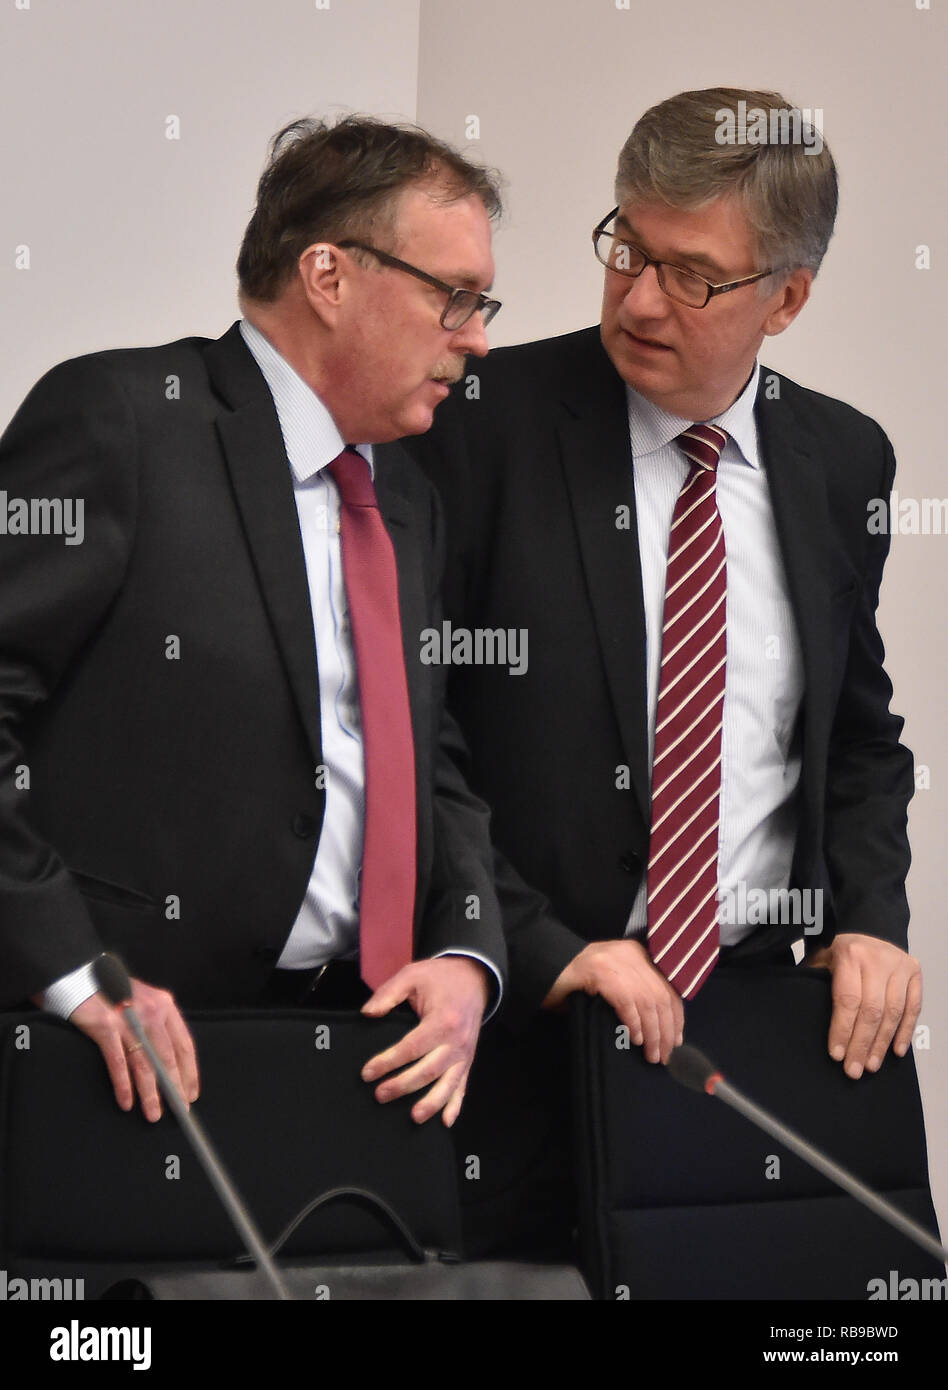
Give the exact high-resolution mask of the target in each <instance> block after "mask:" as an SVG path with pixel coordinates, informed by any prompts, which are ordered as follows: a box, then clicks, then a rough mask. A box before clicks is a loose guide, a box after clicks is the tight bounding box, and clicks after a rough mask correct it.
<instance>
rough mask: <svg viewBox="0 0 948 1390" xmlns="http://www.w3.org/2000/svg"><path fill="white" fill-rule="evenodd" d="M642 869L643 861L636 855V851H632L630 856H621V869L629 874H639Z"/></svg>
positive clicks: (629, 853)
mask: <svg viewBox="0 0 948 1390" xmlns="http://www.w3.org/2000/svg"><path fill="white" fill-rule="evenodd" d="M641 867H642V860H641V859H640V858H639V856H638V855H637V854H636V853H635V850H632V849H630V850H629V852H628V854H620V855H619V868H620V869H623V870H624V871H625V872H626V873H627V874H637V873H638V871H639V870H640V869H641Z"/></svg>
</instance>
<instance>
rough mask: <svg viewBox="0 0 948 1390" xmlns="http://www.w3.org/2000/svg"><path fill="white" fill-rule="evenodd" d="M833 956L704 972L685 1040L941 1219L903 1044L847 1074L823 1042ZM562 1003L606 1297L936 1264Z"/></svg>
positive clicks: (807, 1286)
mask: <svg viewBox="0 0 948 1390" xmlns="http://www.w3.org/2000/svg"><path fill="white" fill-rule="evenodd" d="M830 1013H831V998H830V980H829V975H828V973H827V972H826V971H822V970H811V969H806V968H794V967H770V968H764V967H761V968H758V969H753V968H748V967H744V968H741V969H726V968H721V969H719V970H717V971H715V972H714V974H713V975H712V976H711V978H710V980H709V981H708V983H707V984H706V985H705V986H704V988H703V989H702V991H701V992H700V994H699V995H698V997H697V999H695V1000H694V1001H693V1002H692V1003H690V1004H689V1005H687V1006H686V1024H685V1038H686V1041H687V1042H689V1043H691V1044H692V1045H694V1046H696V1047H699V1048H701V1049H702V1050H703V1051H704V1052H705V1053H706V1054H707V1055H708V1057H709V1058H710V1059H711V1060H712V1061H713V1062H714V1063H715V1064H716V1065H717V1066H718V1067H719V1068H720V1070H721V1071H722V1072H723V1073H724V1075H725V1076H726V1077H727V1079H728V1080H729V1081H731V1082H732V1084H733V1085H734V1086H736V1087H737V1088H739V1089H740V1090H742V1091H744V1092H745V1093H746V1094H747V1095H748V1096H749V1097H750V1098H751V1099H752V1100H755V1101H756V1102H757V1103H758V1104H760V1105H761V1106H763V1108H765V1109H767V1110H770V1111H771V1112H772V1113H773V1114H774V1115H775V1116H776V1117H777V1118H778V1119H779V1120H782V1121H783V1122H784V1123H785V1124H787V1125H789V1126H791V1127H793V1128H796V1129H798V1130H799V1131H800V1132H802V1134H803V1136H804V1137H805V1138H807V1139H809V1140H810V1142H811V1143H813V1144H815V1145H816V1146H817V1147H819V1148H822V1149H823V1150H824V1151H825V1152H827V1153H828V1155H829V1156H830V1157H831V1158H833V1159H835V1160H836V1161H837V1162H838V1163H841V1164H842V1165H843V1166H845V1167H847V1168H849V1169H850V1170H851V1171H852V1172H853V1173H854V1174H855V1176H856V1177H858V1178H860V1179H861V1180H862V1181H863V1182H865V1183H867V1184H868V1185H869V1186H870V1187H874V1188H876V1189H877V1190H880V1191H881V1192H882V1193H883V1194H884V1195H885V1196H886V1197H887V1198H888V1199H889V1200H890V1201H891V1202H892V1203H893V1204H894V1205H896V1206H898V1207H900V1208H901V1209H902V1210H903V1211H904V1212H905V1213H906V1214H907V1215H909V1216H911V1217H913V1218H914V1219H915V1220H917V1221H919V1222H920V1223H921V1224H922V1225H923V1226H925V1228H926V1229H927V1230H930V1231H931V1232H932V1233H933V1234H937V1228H936V1220H935V1212H934V1209H933V1206H932V1201H931V1195H930V1191H929V1184H928V1166H927V1156H926V1148H925V1134H924V1127H923V1120H922V1109H921V1103H920V1099H919V1093H918V1083H917V1080H916V1075H915V1065H914V1060H913V1058H912V1056H911V1053H910V1054H909V1055H908V1056H907V1057H905V1058H902V1059H900V1058H897V1057H895V1056H893V1055H891V1054H890V1055H889V1056H888V1057H887V1058H886V1061H885V1062H884V1064H883V1066H882V1067H881V1069H880V1070H879V1072H877V1073H876V1074H874V1075H870V1074H866V1075H864V1076H863V1077H862V1078H861V1079H860V1080H859V1081H852V1080H850V1079H849V1078H848V1077H847V1076H846V1075H845V1074H844V1072H843V1070H842V1068H841V1066H840V1065H839V1064H838V1063H835V1062H833V1061H832V1060H831V1059H830V1057H829V1055H828V1053H827V1048H826V1039H827V1033H828V1029H829V1020H830ZM617 1023H618V1020H617V1018H616V1015H615V1013H614V1012H613V1010H612V1009H611V1008H609V1007H608V1006H606V1005H605V1004H604V1003H603V1001H602V1000H599V999H586V998H585V997H583V998H576V999H575V1001H574V1004H573V1008H572V1019H571V1025H572V1028H573V1048H574V1054H573V1055H574V1061H575V1070H576V1074H575V1077H574V1087H575V1095H576V1105H577V1129H578V1134H577V1146H578V1154H579V1175H580V1202H581V1225H580V1230H581V1239H582V1245H583V1267H584V1272H585V1274H586V1276H587V1278H588V1279H589V1282H590V1284H591V1285H592V1287H593V1290H594V1293H595V1294H596V1296H598V1297H602V1298H632V1299H639V1298H647V1299H682V1298H693V1299H699V1298H700V1299H862V1300H865V1299H866V1298H867V1297H868V1290H869V1281H870V1280H872V1279H874V1278H884V1279H886V1280H888V1277H889V1271H890V1270H893V1269H894V1270H898V1271H899V1273H900V1275H901V1277H906V1276H908V1277H913V1278H916V1279H918V1280H921V1279H926V1278H927V1279H930V1278H938V1279H941V1278H943V1277H944V1274H945V1270H944V1267H943V1266H941V1265H940V1264H937V1263H936V1262H935V1261H934V1260H932V1259H931V1258H930V1257H928V1256H926V1255H925V1254H924V1253H923V1252H922V1251H921V1250H919V1249H918V1248H917V1247H916V1246H915V1245H913V1244H912V1243H911V1242H909V1241H908V1239H907V1238H905V1237H903V1236H901V1235H899V1234H898V1233H897V1232H896V1231H893V1230H892V1229H891V1228H890V1227H889V1226H887V1225H886V1224H885V1223H883V1222H882V1221H881V1219H880V1218H879V1217H877V1216H876V1215H874V1214H873V1213H871V1212H869V1211H867V1210H866V1209H865V1208H864V1207H863V1206H861V1205H860V1204H859V1203H858V1202H857V1201H856V1200H855V1199H854V1198H853V1197H850V1196H849V1195H848V1194H846V1193H844V1192H843V1191H841V1190H840V1189H839V1188H838V1187H836V1186H834V1185H833V1184H832V1183H831V1182H830V1181H829V1179H827V1178H825V1177H823V1176H822V1175H821V1174H819V1173H818V1172H816V1171H815V1170H813V1169H812V1168H810V1167H809V1166H807V1165H806V1164H804V1163H803V1162H802V1160H800V1159H798V1158H796V1157H795V1156H794V1155H793V1154H791V1153H789V1152H785V1151H783V1150H781V1148H780V1146H779V1145H778V1144H777V1143H776V1142H775V1141H774V1140H772V1139H771V1138H769V1137H768V1136H767V1135H765V1134H763V1133H762V1132H761V1131H759V1130H758V1129H756V1128H755V1127H753V1126H752V1125H751V1124H750V1123H749V1122H748V1121H747V1120H746V1119H744V1118H743V1117H742V1116H741V1115H738V1114H736V1113H735V1112H734V1111H732V1110H730V1109H729V1108H727V1107H726V1106H725V1105H724V1103H723V1102H722V1101H720V1100H713V1099H711V1098H709V1097H707V1096H705V1095H701V1094H696V1093H694V1092H692V1091H689V1090H686V1089H684V1088H683V1087H682V1086H680V1085H678V1084H677V1083H676V1082H675V1081H673V1080H672V1078H671V1077H670V1076H669V1075H668V1074H667V1072H666V1070H665V1068H664V1067H661V1066H652V1065H650V1064H649V1063H647V1062H645V1061H644V1059H643V1057H642V1055H641V1051H640V1049H638V1048H635V1047H627V1046H623V1043H624V1041H625V1039H624V1038H623V1035H622V1034H621V1033H619V1032H617Z"/></svg>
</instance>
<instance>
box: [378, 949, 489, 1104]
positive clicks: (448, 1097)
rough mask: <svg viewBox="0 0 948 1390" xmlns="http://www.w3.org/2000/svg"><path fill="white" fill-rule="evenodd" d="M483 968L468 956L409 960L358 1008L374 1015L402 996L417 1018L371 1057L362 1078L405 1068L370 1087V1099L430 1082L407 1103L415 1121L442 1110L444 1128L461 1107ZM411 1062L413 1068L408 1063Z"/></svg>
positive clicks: (480, 1009)
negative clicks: (422, 1093) (412, 1102)
mask: <svg viewBox="0 0 948 1390" xmlns="http://www.w3.org/2000/svg"><path fill="white" fill-rule="evenodd" d="M487 990H488V986H487V970H486V968H485V967H484V966H483V965H481V963H480V961H476V960H474V959H472V957H470V956H438V957H437V958H436V959H435V960H420V961H414V962H413V963H412V964H411V965H406V966H404V967H403V969H401V970H399V972H398V974H397V975H393V976H392V978H391V979H390V980H386V982H385V984H384V985H381V986H380V987H379V988H378V989H377V990H376V991H375V993H374V994H373V995H372V998H371V999H369V1000H368V1001H367V1002H366V1003H365V1005H364V1006H363V1008H362V1012H363V1013H364V1014H368V1015H369V1016H370V1017H371V1018H380V1017H381V1016H382V1015H383V1014H387V1013H388V1012H389V1011H390V1010H391V1009H394V1008H395V1006H396V1005H397V1004H402V1003H404V1002H405V1001H406V1000H407V1001H408V1003H409V1004H411V1006H412V1008H413V1009H414V1010H415V1013H416V1014H417V1015H418V1017H419V1019H420V1022H419V1024H418V1026H417V1028H413V1029H412V1030H411V1032H410V1033H408V1034H406V1036H405V1037H404V1038H402V1040H401V1042H399V1043H396V1044H395V1046H394V1047H390V1048H388V1049H387V1050H386V1051H385V1052H380V1053H378V1055H377V1056H375V1057H372V1058H371V1059H370V1060H369V1061H368V1062H366V1064H365V1066H364V1067H363V1068H362V1079H363V1081H378V1080H379V1078H380V1077H383V1076H385V1077H388V1076H389V1073H390V1072H393V1071H395V1070H397V1068H399V1067H406V1068H407V1070H405V1071H403V1072H400V1073H399V1075H398V1076H395V1077H389V1079H388V1080H386V1081H383V1082H382V1084H381V1085H380V1086H378V1087H376V1091H375V1098H376V1100H380V1101H383V1102H384V1101H387V1100H395V1099H396V1097H398V1096H405V1095H409V1094H411V1092H413V1091H420V1090H421V1089H422V1087H423V1086H427V1085H428V1084H429V1082H434V1083H435V1084H434V1085H433V1086H432V1087H431V1089H430V1090H429V1091H428V1093H427V1095H425V1096H424V1097H423V1098H422V1099H421V1100H419V1101H418V1102H417V1103H416V1104H415V1105H414V1106H412V1112H411V1117H412V1119H413V1120H415V1121H416V1122H417V1123H418V1124H423V1123H424V1121H425V1120H430V1119H431V1117H432V1115H436V1114H437V1113H438V1111H439V1110H441V1111H442V1116H441V1118H442V1120H443V1121H444V1123H445V1124H446V1125H447V1126H448V1127H449V1128H450V1126H451V1125H453V1124H454V1122H455V1120H456V1119H457V1117H458V1114H459V1113H460V1110H461V1102H462V1100H463V1099H464V1089H465V1087H466V1085H467V1076H468V1072H469V1071H470V1069H471V1062H472V1061H473V1060H474V1049H475V1047H476V1046H477V1038H478V1034H479V1032H480V1027H481V1020H482V1019H483V1017H484V1009H485V1008H486V1006H487V997H488V996H487ZM412 1062H413V1063H414V1064H415V1065H414V1066H411V1065H409V1064H410V1063H412Z"/></svg>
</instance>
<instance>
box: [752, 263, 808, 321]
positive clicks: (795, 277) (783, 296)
mask: <svg viewBox="0 0 948 1390" xmlns="http://www.w3.org/2000/svg"><path fill="white" fill-rule="evenodd" d="M812 284H813V271H812V270H808V269H807V268H806V267H804V266H800V267H799V268H798V269H797V270H791V272H790V274H789V275H788V276H787V278H786V280H785V281H784V283H783V284H782V285H781V287H780V289H779V290H777V291H776V293H775V295H774V301H775V302H774V307H773V308H772V309H771V311H770V312H769V313H768V315H767V317H766V318H765V319H764V334H765V335H766V336H767V337H768V338H772V337H774V336H775V335H776V334H778V333H782V332H783V330H784V329H785V328H789V327H790V325H791V323H793V320H794V319H795V318H796V316H797V314H798V313H799V312H800V310H801V309H802V308H803V306H804V304H805V303H806V302H807V300H808V299H809V297H810V286H811V285H812Z"/></svg>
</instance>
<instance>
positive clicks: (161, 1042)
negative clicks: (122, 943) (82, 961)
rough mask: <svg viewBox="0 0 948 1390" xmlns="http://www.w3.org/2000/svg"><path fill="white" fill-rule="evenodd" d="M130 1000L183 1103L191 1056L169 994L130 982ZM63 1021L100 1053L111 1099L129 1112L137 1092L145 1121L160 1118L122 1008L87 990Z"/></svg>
mask: <svg viewBox="0 0 948 1390" xmlns="http://www.w3.org/2000/svg"><path fill="white" fill-rule="evenodd" d="M132 1004H133V1005H134V1008H135V1012H136V1013H137V1014H138V1017H139V1018H140V1019H141V1021H142V1023H143V1024H144V1026H145V1031H146V1032H147V1034H148V1037H149V1040H150V1041H151V1044H152V1046H153V1047H154V1049H155V1051H156V1052H157V1053H158V1056H159V1057H160V1058H161V1060H162V1062H164V1064H165V1066H166V1067H167V1069H168V1072H169V1074H170V1076H171V1079H172V1081H173V1082H174V1084H175V1086H177V1088H178V1091H179V1092H180V1094H181V1095H183V1096H184V1099H185V1100H186V1101H187V1102H188V1104H190V1103H191V1101H195V1100H197V1098H198V1066H197V1054H196V1052H195V1050H194V1041H193V1039H192V1037H191V1034H190V1032H189V1031H188V1026H187V1024H186V1023H185V1021H184V1019H183V1018H182V1017H181V1014H180V1013H179V1012H178V1006H177V1004H176V1003H175V1001H174V997H173V996H172V995H171V994H169V992H168V991H167V990H166V989H155V988H154V986H152V985H146V984H144V983H143V982H142V981H141V980H132ZM69 1021H70V1023H74V1024H75V1026H76V1027H77V1028H78V1029H79V1030H80V1032H83V1033H85V1035H86V1037H88V1038H91V1039H92V1041H93V1042H94V1043H95V1045H96V1046H97V1047H98V1049H99V1051H100V1052H101V1053H102V1056H103V1057H104V1058H105V1065H106V1066H107V1067H108V1071H109V1078H110V1080H111V1082H112V1088H113V1090H114V1091H115V1099H116V1100H117V1101H118V1103H119V1105H120V1106H121V1107H122V1109H123V1110H131V1108H132V1106H133V1105H134V1103H135V1092H136V1091H137V1092H138V1095H139V1098H140V1100H141V1105H142V1112H143V1114H144V1116H145V1118H146V1120H157V1119H160V1117H161V1097H160V1094H159V1091H158V1082H157V1079H156V1077H155V1073H154V1071H153V1070H152V1066H151V1063H150V1062H149V1060H148V1058H147V1057H146V1055H145V1052H144V1049H143V1048H142V1047H141V1045H140V1044H139V1043H138V1042H137V1041H136V1038H135V1034H134V1033H133V1032H132V1030H131V1028H130V1027H129V1026H128V1023H127V1021H126V1019H125V1016H124V1010H123V1009H120V1008H116V1006H115V1005H114V1004H110V1003H109V1001H108V999H106V997H105V995H104V994H93V995H91V996H90V998H88V999H86V1000H84V1001H83V1002H82V1003H81V1004H80V1005H79V1007H78V1008H77V1009H74V1010H73V1012H72V1013H71V1014H70V1015H69Z"/></svg>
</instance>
